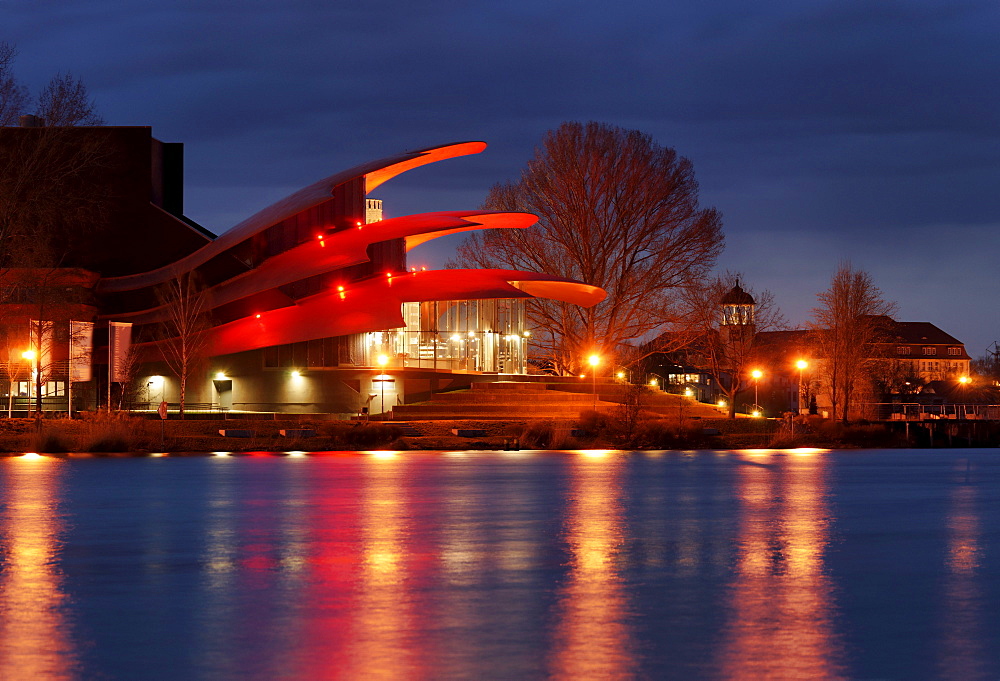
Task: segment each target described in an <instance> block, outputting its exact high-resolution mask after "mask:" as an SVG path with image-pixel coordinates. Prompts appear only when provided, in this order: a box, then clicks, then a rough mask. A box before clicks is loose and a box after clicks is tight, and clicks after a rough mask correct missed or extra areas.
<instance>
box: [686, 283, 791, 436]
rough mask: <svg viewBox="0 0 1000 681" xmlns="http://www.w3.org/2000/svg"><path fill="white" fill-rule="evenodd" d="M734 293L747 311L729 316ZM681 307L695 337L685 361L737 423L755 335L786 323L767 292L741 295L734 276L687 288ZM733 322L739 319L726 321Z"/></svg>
mask: <svg viewBox="0 0 1000 681" xmlns="http://www.w3.org/2000/svg"><path fill="white" fill-rule="evenodd" d="M737 291H738V292H739V293H742V294H744V295H745V296H746V297H747V300H749V301H751V302H750V303H749V304H747V305H746V306H745V307H747V308H748V310H747V311H746V312H745V313H741V314H738V315H733V314H732V313H728V314H727V312H726V309H727V308H726V306H724V305H723V303H724V301H726V299H727V296H731V295H733V294H734V292H737ZM683 301H684V317H685V319H686V320H687V323H688V324H689V325H690V327H691V328H692V331H693V333H692V336H693V338H692V340H691V342H690V345H689V346H688V351H687V355H688V361H689V362H690V363H691V364H692V365H694V366H697V367H699V368H700V369H702V370H704V371H706V372H707V373H708V374H709V375H711V376H712V378H714V379H715V383H716V385H717V386H718V388H719V390H721V391H722V394H723V395H725V396H726V401H727V402H728V404H729V418H736V396H737V395H738V394H739V393H740V391H741V390H743V389H744V388H745V387H746V385H747V372H748V370H749V369H750V368H751V366H752V362H753V361H754V359H755V354H756V350H757V346H758V343H757V334H758V333H760V332H762V331H773V330H776V329H782V328H785V326H786V323H785V319H784V317H783V316H782V314H781V311H780V310H779V309H778V306H777V305H776V304H775V302H774V295H773V294H772V293H771V292H770V291H767V290H765V291H762V292H760V293H754V292H753V289H752V288H750V290H748V291H745V290H744V289H743V288H742V287H741V286H740V275H739V274H738V273H732V272H726V273H725V274H722V275H720V276H717V277H716V278H715V279H711V280H709V281H706V282H704V283H703V284H701V285H698V286H691V287H688V288H687V289H685V291H684V297H683ZM741 307H742V306H741ZM734 316H735V317H739V318H738V319H733V318H727V317H734Z"/></svg>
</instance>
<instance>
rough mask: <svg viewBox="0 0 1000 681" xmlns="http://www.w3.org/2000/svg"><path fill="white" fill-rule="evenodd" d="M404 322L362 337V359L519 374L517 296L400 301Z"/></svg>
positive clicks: (522, 351) (522, 344)
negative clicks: (379, 357) (363, 352)
mask: <svg viewBox="0 0 1000 681" xmlns="http://www.w3.org/2000/svg"><path fill="white" fill-rule="evenodd" d="M403 320H404V321H405V323H406V327H405V328H402V329H393V330H390V331H376V332H372V333H368V334H364V336H365V364H366V365H367V366H375V365H376V364H377V358H378V356H379V355H380V354H384V355H386V356H387V357H388V358H389V365H390V366H397V367H419V368H424V369H450V370H465V371H482V372H486V373H499V374H523V373H525V371H526V364H525V361H526V350H527V345H528V339H527V337H526V336H525V328H524V301H523V300H520V299H492V300H436V301H425V302H420V303H404V304H403Z"/></svg>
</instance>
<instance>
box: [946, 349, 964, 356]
mask: <svg viewBox="0 0 1000 681" xmlns="http://www.w3.org/2000/svg"><path fill="white" fill-rule="evenodd" d="M948 354H949V355H961V354H962V348H948Z"/></svg>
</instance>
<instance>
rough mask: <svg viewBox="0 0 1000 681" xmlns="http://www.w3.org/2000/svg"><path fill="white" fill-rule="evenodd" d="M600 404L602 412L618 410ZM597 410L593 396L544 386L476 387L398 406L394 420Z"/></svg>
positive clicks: (560, 415)
mask: <svg viewBox="0 0 1000 681" xmlns="http://www.w3.org/2000/svg"><path fill="white" fill-rule="evenodd" d="M615 406H616V405H615V403H613V402H604V401H601V400H600V399H598V400H597V408H598V410H599V411H607V410H609V409H613V408H614V407H615ZM593 408H594V395H593V394H590V393H583V392H579V393H574V392H563V391H560V390H549V389H548V386H546V385H545V384H541V383H519V382H513V381H500V382H497V383H473V384H472V387H471V388H470V389H469V390H456V391H454V392H448V393H438V394H436V395H434V397H433V399H431V400H430V401H428V402H421V403H418V404H406V405H402V406H395V407H393V409H392V418H393V419H400V420H407V421H420V420H427V421H430V420H447V419H455V420H484V421H488V420H508V419H542V418H544V419H576V418H578V417H579V416H580V412H582V411H588V410H591V409H593Z"/></svg>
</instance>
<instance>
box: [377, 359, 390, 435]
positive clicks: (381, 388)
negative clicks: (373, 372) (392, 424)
mask: <svg viewBox="0 0 1000 681" xmlns="http://www.w3.org/2000/svg"><path fill="white" fill-rule="evenodd" d="M388 363H389V358H388V357H387V356H386V355H379V356H378V365H379V368H380V370H381V371H382V375H381V376H380V377H379V382H378V384H379V391H380V392H381V393H382V398H381V401H382V409H381V417H382V420H383V421H384V420H385V365H386V364H388Z"/></svg>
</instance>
